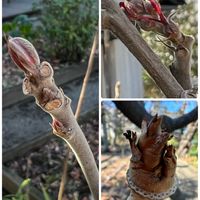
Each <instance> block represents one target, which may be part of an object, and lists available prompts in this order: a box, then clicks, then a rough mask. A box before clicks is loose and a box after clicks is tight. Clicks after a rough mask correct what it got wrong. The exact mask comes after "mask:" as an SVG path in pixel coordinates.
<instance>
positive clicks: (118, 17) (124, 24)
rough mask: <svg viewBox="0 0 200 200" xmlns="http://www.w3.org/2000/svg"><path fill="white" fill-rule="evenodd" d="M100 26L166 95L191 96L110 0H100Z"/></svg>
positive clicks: (173, 96)
mask: <svg viewBox="0 0 200 200" xmlns="http://www.w3.org/2000/svg"><path fill="white" fill-rule="evenodd" d="M102 8H103V9H105V10H103V12H102V28H103V29H109V30H110V31H112V32H113V33H114V34H115V35H116V36H117V37H118V38H119V39H120V40H121V41H122V42H123V43H124V44H125V45H126V47H127V48H128V49H129V51H130V52H131V53H132V54H133V55H134V56H135V57H136V58H137V59H138V60H139V61H140V63H141V64H142V65H143V67H144V68H145V69H146V70H147V72H148V73H149V74H150V76H151V77H152V78H153V79H154V81H155V82H156V84H157V85H158V86H159V88H160V89H161V90H162V91H163V93H164V94H165V95H166V96H167V97H169V98H170V97H171V98H180V97H186V96H187V97H191V96H190V95H187V94H185V92H184V90H183V88H182V87H181V85H180V84H179V83H178V82H177V80H176V79H175V78H174V76H173V75H172V74H171V72H170V71H169V70H168V69H167V67H165V66H164V65H163V64H162V62H161V60H160V58H159V57H158V56H157V55H156V54H155V53H154V52H153V51H152V49H151V48H150V47H149V46H148V45H147V43H146V42H145V41H144V39H143V38H142V37H141V35H140V34H139V33H138V31H137V29H136V28H135V26H133V24H132V23H131V22H130V20H129V19H128V18H127V17H126V15H125V14H124V13H123V11H122V10H120V8H119V6H118V5H116V3H115V2H114V1H112V0H102Z"/></svg>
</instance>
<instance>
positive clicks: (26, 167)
mask: <svg viewBox="0 0 200 200" xmlns="http://www.w3.org/2000/svg"><path fill="white" fill-rule="evenodd" d="M81 128H82V130H83V132H84V133H85V135H86V138H87V140H88V142H89V145H90V147H91V149H92V152H93V154H94V157H95V160H96V163H97V164H98V154H99V142H98V114H97V113H96V117H94V118H92V119H88V120H87V122H85V123H84V124H82V125H81ZM66 154H67V155H68V156H67V169H68V172H67V184H66V187H65V197H64V198H63V200H72V199H80V200H87V199H89V198H90V197H89V196H90V191H89V188H88V186H87V183H86V181H85V178H84V176H83V174H82V172H81V169H80V167H79V165H78V163H77V161H76V159H75V157H74V155H73V153H72V152H71V150H69V148H66V144H65V143H64V142H63V141H62V140H61V139H59V138H57V137H54V138H53V139H51V140H50V141H49V142H48V143H47V144H46V145H44V146H43V147H41V148H39V149H36V150H34V151H31V152H28V153H26V154H25V155H24V156H22V157H20V158H18V159H15V160H13V161H10V162H8V163H6V166H7V167H9V168H10V169H12V170H13V171H15V172H16V173H17V174H18V175H19V176H21V177H23V179H26V178H31V180H32V184H33V185H34V186H35V187H36V188H38V189H41V184H42V185H43V186H44V187H45V188H46V190H47V192H48V193H49V194H50V196H51V199H57V195H58V189H59V184H60V178H61V173H62V168H63V162H64V160H65V158H66Z"/></svg>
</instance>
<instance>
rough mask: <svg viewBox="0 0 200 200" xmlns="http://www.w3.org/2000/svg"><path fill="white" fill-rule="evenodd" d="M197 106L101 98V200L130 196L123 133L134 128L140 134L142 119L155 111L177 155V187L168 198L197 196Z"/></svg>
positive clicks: (126, 150)
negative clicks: (170, 138)
mask: <svg viewBox="0 0 200 200" xmlns="http://www.w3.org/2000/svg"><path fill="white" fill-rule="evenodd" d="M197 109H198V108H197V102H196V101H132V102H131V101H103V102H102V107H101V110H102V113H101V116H102V120H101V141H102V156H101V177H102V200H108V199H119V200H120V199H121V200H123V199H124V200H125V199H127V197H128V196H129V192H130V190H129V188H128V185H127V182H126V171H127V169H128V167H129V161H130V157H131V153H130V147H129V143H128V141H127V140H126V139H125V137H124V136H123V135H122V134H123V132H125V131H126V130H133V131H136V132H137V134H138V135H139V134H140V126H141V122H142V120H143V119H146V120H148V121H149V120H150V119H151V117H152V116H154V115H155V114H156V113H157V114H158V115H162V116H163V125H162V127H163V128H167V130H169V132H172V133H173V135H174V137H173V139H172V140H170V141H169V143H171V144H173V145H174V146H175V147H176V155H177V157H178V164H177V171H176V173H177V176H178V179H179V189H178V190H177V192H176V194H175V195H174V196H172V197H171V198H170V199H176V200H184V199H188V200H189V199H190V200H192V199H193V200H194V199H198V198H197V194H198V192H197V185H198V179H197V175H198V170H197V168H198V126H197V112H198V111H197ZM181 120H182V122H184V123H182V122H181ZM180 122H181V125H180V124H179V123H180ZM178 124H179V125H178Z"/></svg>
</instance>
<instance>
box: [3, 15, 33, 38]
mask: <svg viewBox="0 0 200 200" xmlns="http://www.w3.org/2000/svg"><path fill="white" fill-rule="evenodd" d="M2 28H3V32H4V33H6V34H8V35H10V36H12V37H17V36H20V37H25V38H28V39H30V40H32V39H34V38H35V37H36V30H35V28H34V27H33V23H32V21H31V19H30V18H29V17H28V16H27V15H19V16H17V17H15V18H14V20H13V21H11V22H5V23H3V27H2Z"/></svg>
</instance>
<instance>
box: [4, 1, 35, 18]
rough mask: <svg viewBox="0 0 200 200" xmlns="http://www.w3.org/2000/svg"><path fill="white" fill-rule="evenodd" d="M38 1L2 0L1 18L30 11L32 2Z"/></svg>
mask: <svg viewBox="0 0 200 200" xmlns="http://www.w3.org/2000/svg"><path fill="white" fill-rule="evenodd" d="M38 2H39V0H3V8H2V14H3V19H5V18H10V17H14V16H16V15H19V14H24V13H28V12H32V7H33V6H32V4H33V3H38Z"/></svg>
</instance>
